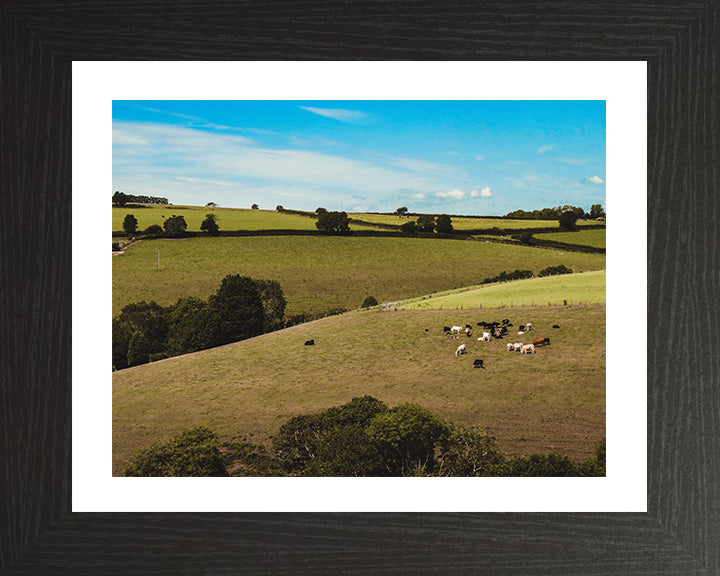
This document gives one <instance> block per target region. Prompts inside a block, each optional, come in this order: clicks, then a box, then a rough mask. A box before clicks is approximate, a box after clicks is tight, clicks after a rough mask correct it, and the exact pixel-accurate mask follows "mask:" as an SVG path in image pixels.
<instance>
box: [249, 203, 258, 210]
mask: <svg viewBox="0 0 720 576" xmlns="http://www.w3.org/2000/svg"><path fill="white" fill-rule="evenodd" d="M251 208H252V209H253V210H259V209H260V206H258V205H257V204H253V205H252V207H251Z"/></svg>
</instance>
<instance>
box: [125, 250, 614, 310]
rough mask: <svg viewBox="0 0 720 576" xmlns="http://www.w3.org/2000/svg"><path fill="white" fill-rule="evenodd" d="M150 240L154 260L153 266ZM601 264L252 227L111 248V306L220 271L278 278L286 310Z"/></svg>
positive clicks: (582, 257)
mask: <svg viewBox="0 0 720 576" xmlns="http://www.w3.org/2000/svg"><path fill="white" fill-rule="evenodd" d="M158 249H160V261H161V269H160V271H159V272H158V270H157V261H158ZM559 264H564V265H565V266H568V267H569V268H573V269H575V270H576V271H588V270H602V269H604V268H605V256H604V255H598V254H583V253H578V252H563V251H559V250H549V249H540V248H530V247H525V246H515V245H508V244H497V243H489V242H483V241H470V240H440V239H419V238H387V237H379V238H363V237H357V238H356V237H327V236H258V237H235V238H185V239H176V240H171V239H160V240H143V241H141V242H139V243H137V244H134V245H133V246H130V247H129V248H128V249H127V250H126V252H125V254H124V255H123V256H115V257H113V262H112V265H113V308H112V313H113V316H115V315H117V314H119V312H120V310H121V308H122V307H123V306H125V305H126V304H129V303H131V302H138V301H140V300H147V301H150V300H155V301H157V302H158V303H159V304H161V305H170V304H173V303H174V302H176V301H177V299H178V298H181V297H186V296H198V297H201V298H207V297H208V296H210V295H211V294H213V293H214V292H215V291H216V290H217V288H218V286H219V285H220V281H221V280H222V278H223V277H224V276H226V275H227V274H242V275H247V276H251V277H253V278H263V279H270V280H277V281H278V282H279V283H280V285H281V286H282V288H283V290H284V292H285V297H286V299H287V302H288V306H287V314H288V315H290V314H296V313H301V312H307V313H323V312H324V311H327V310H328V309H331V308H345V309H354V308H358V307H359V306H360V304H361V303H362V301H363V300H364V299H365V297H366V296H369V295H370V296H374V297H375V298H376V299H377V300H378V301H379V302H384V301H396V300H400V299H404V298H411V297H419V296H422V295H424V294H431V293H433V292H438V291H442V290H450V289H454V288H460V287H463V286H472V285H476V284H479V283H481V282H482V281H483V280H484V279H485V278H488V277H493V276H496V275H498V274H499V273H500V272H502V271H508V272H509V271H512V270H515V269H516V268H519V269H528V270H532V271H533V272H535V273H536V274H537V273H538V272H539V271H540V270H542V269H543V268H546V267H548V266H556V265H559Z"/></svg>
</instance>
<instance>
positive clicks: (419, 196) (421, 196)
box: [410, 192, 425, 200]
mask: <svg viewBox="0 0 720 576" xmlns="http://www.w3.org/2000/svg"><path fill="white" fill-rule="evenodd" d="M410 198H415V199H416V200H424V199H425V194H423V193H422V192H416V193H415V194H410Z"/></svg>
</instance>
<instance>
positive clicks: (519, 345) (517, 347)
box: [508, 342, 523, 352]
mask: <svg viewBox="0 0 720 576" xmlns="http://www.w3.org/2000/svg"><path fill="white" fill-rule="evenodd" d="M508 346H510V344H508ZM522 347H523V343H522V342H515V344H513V349H514V350H515V352H521V351H522Z"/></svg>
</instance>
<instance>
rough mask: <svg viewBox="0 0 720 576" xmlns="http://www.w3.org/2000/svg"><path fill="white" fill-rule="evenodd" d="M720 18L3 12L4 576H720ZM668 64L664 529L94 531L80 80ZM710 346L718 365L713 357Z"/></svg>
mask: <svg viewBox="0 0 720 576" xmlns="http://www.w3.org/2000/svg"><path fill="white" fill-rule="evenodd" d="M719 19H720V2H718V0H711V1H691V2H683V3H680V2H664V1H657V0H656V1H653V2H651V1H646V2H629V3H627V2H620V1H617V0H612V1H603V2H600V1H597V0H590V1H589V2H582V3H580V2H543V3H539V2H530V1H527V0H521V1H510V2H502V3H501V2H487V3H482V4H480V3H478V2H467V1H463V2H458V1H456V2H451V3H444V4H440V3H437V4H434V3H431V2H428V1H424V0H417V1H415V2H387V1H375V2H356V1H345V2H324V1H320V2H319V1H315V2H292V3H291V2H287V1H271V2H262V3H260V2H258V3H251V2H249V1H244V2H237V1H226V0H221V1H214V2H212V3H202V2H198V1H196V0H193V1H188V0H179V1H177V2H173V3H167V2H162V1H160V0H151V1H143V2H140V1H137V0H130V1H128V2H120V1H119V0H114V1H104V2H97V3H92V4H90V5H88V4H86V3H83V2H77V1H69V0H58V1H56V2H53V3H47V2H37V1H22V2H21V1H20V0H9V1H6V2H4V3H3V4H2V5H0V190H2V192H3V195H2V198H3V206H2V208H3V209H2V210H0V246H1V251H0V344H2V345H1V346H0V487H1V489H0V572H1V573H3V574H60V573H62V574H130V573H132V574H198V573H201V574H240V573H241V574H255V573H257V574H285V573H312V574H316V573H333V574H369V573H404V574H424V573H438V572H446V573H468V574H477V573H480V574H508V575H510V574H512V575H524V574H527V575H538V574H553V575H556V574H593V575H610V574H648V575H650V574H658V575H670V574H677V575H681V574H682V575H686V574H697V575H712V574H720V494H719V491H720V409H719V408H720V390H719V386H718V384H719V383H718V374H719V373H720V366H718V362H719V361H720V352H718V350H717V347H716V346H713V345H712V343H713V342H715V341H716V340H717V336H718V328H717V322H716V319H717V318H718V317H720V314H719V312H720V306H719V305H718V302H719V301H720V298H718V286H719V285H720V278H718V274H719V273H720V266H719V265H718V264H719V263H718V257H717V250H716V248H715V247H716V246H718V240H719V239H718V225H717V223H716V217H717V215H718V201H719V200H718V197H717V194H718V190H720V143H719V142H718V140H719V136H718V134H719V133H720V132H719V130H720V125H719V124H720V101H719V99H718V90H719V89H720V70H719V69H718V66H719V64H718V62H719V60H720V51H719V50H718V48H719V46H718V38H719V37H720V24H719ZM194 59H201V60H203V59H207V60H306V59H307V60H647V62H648V86H649V93H648V239H647V241H648V327H649V328H648V330H649V332H648V455H647V457H648V513H647V514H551V513H547V514H77V513H75V514H73V513H71V512H70V495H71V489H72V486H71V469H70V448H71V435H70V430H71V425H70V424H71V410H70V408H71V328H72V327H71V321H70V316H71V231H72V226H73V225H74V226H81V225H82V223H77V222H75V223H72V222H71V134H70V126H71V123H70V119H71V110H70V107H71V88H72V87H71V63H72V61H73V60H194ZM701 343H702V346H701V345H700V344H701Z"/></svg>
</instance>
